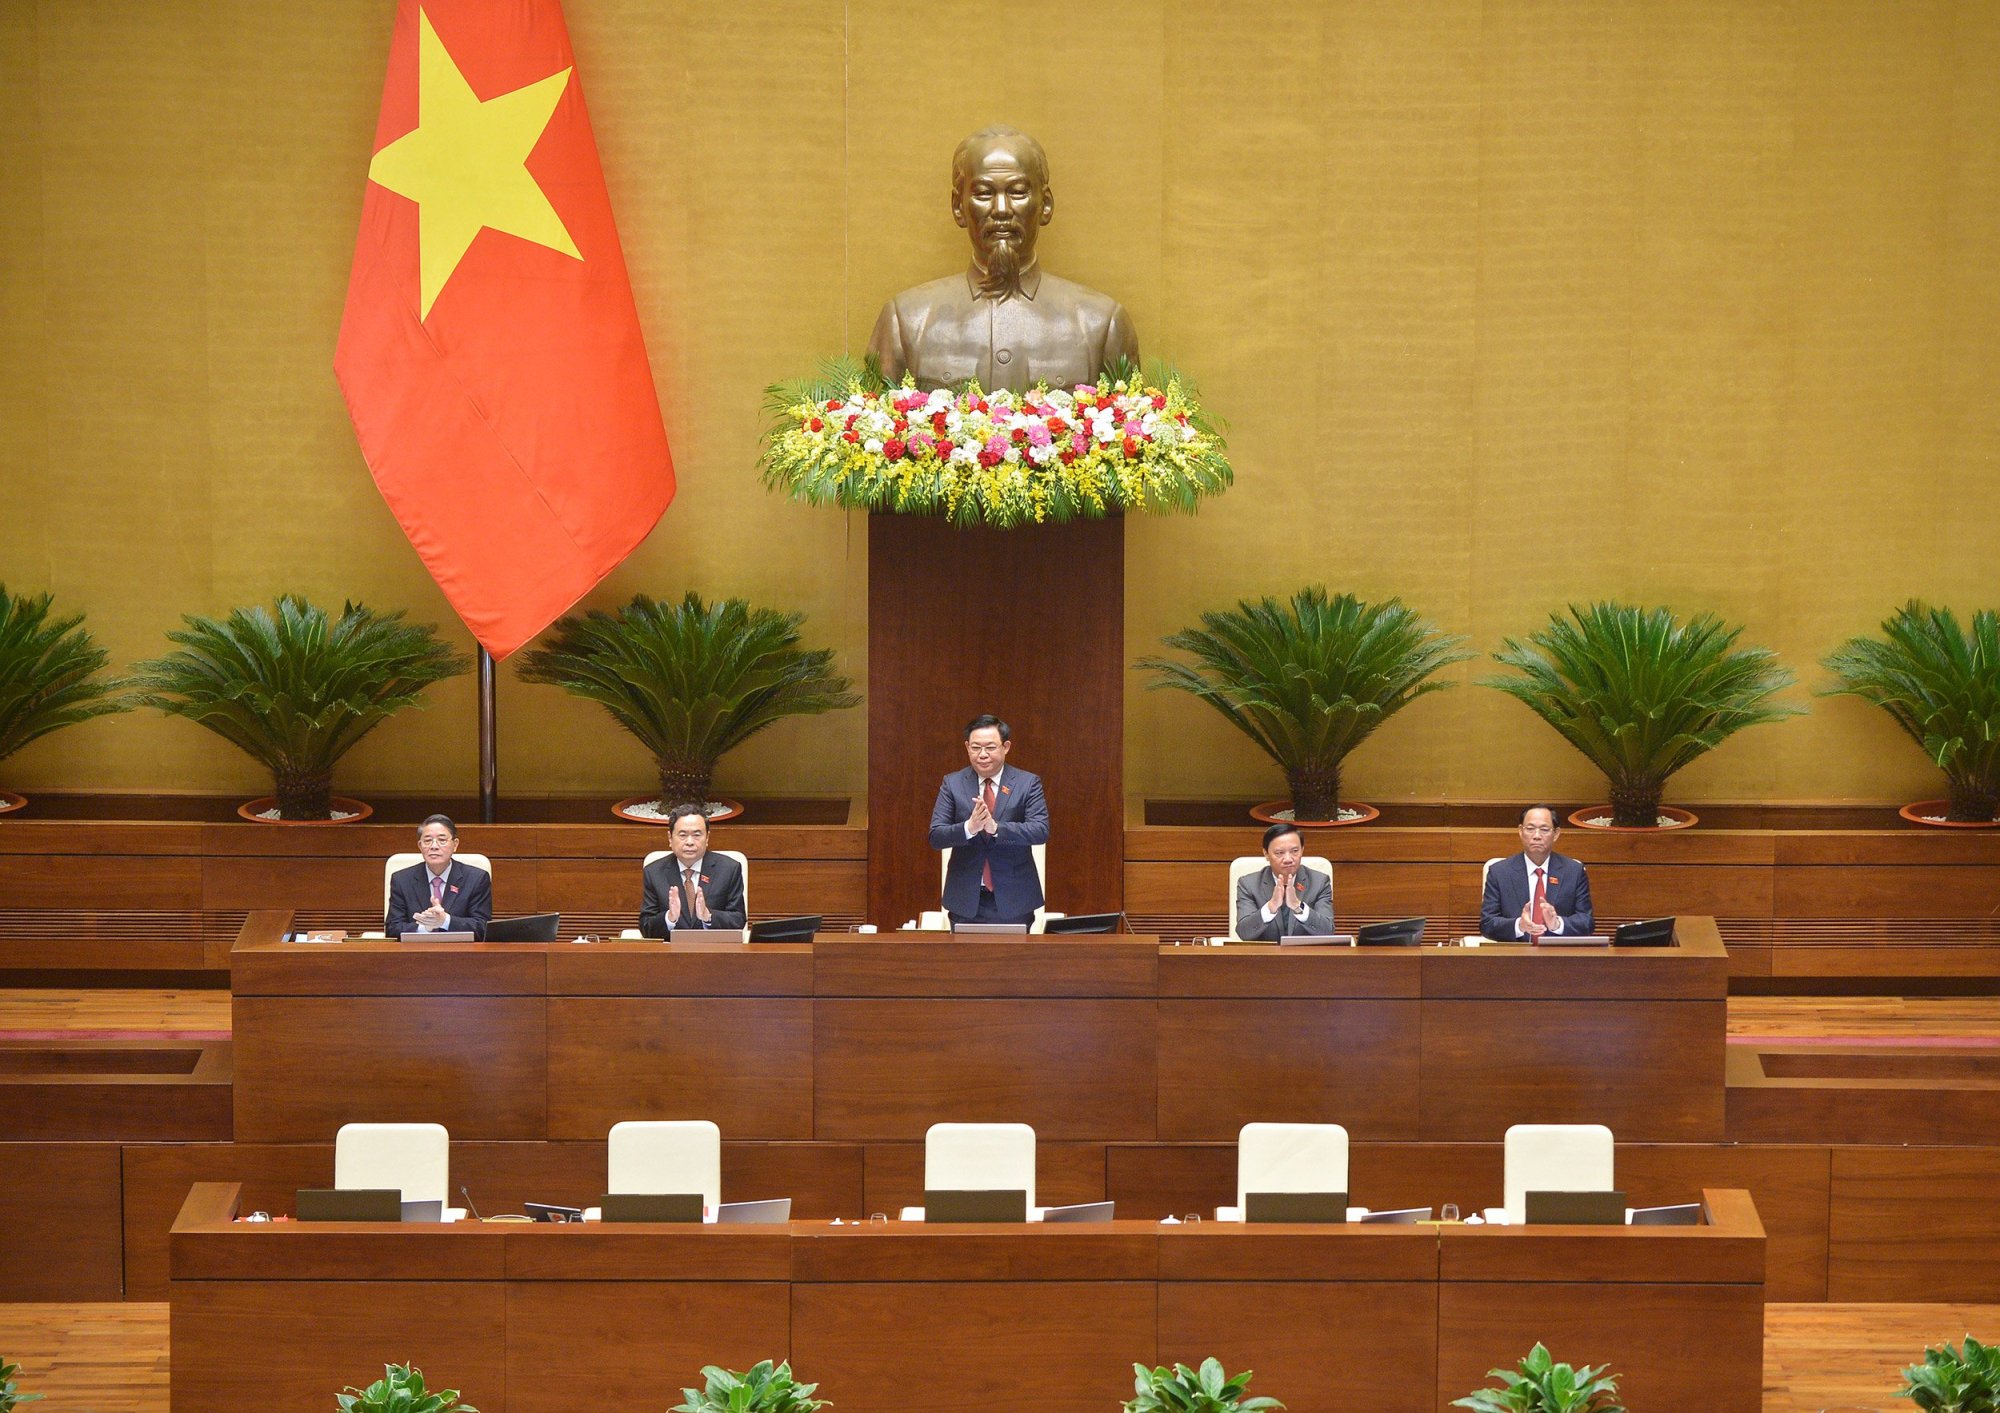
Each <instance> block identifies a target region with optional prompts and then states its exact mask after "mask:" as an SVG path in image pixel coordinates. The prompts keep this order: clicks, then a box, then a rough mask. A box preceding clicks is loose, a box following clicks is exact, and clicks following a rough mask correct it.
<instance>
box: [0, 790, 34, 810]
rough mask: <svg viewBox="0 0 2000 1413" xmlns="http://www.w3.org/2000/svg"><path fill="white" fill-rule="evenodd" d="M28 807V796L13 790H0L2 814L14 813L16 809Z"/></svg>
mask: <svg viewBox="0 0 2000 1413" xmlns="http://www.w3.org/2000/svg"><path fill="white" fill-rule="evenodd" d="M27 807H28V797H27V796H26V795H17V794H15V793H14V792H13V791H12V790H0V814H12V813H13V812H14V811H15V810H22V809H26V808H27Z"/></svg>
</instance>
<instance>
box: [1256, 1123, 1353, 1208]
mask: <svg viewBox="0 0 2000 1413" xmlns="http://www.w3.org/2000/svg"><path fill="white" fill-rule="evenodd" d="M1345 1191H1347V1130H1346V1129H1344V1128H1342V1127H1341V1126H1340V1125H1339V1124H1245V1125H1243V1131H1242V1132H1241V1133H1239V1134H1237V1135H1236V1205H1237V1206H1238V1207H1241V1206H1242V1205H1243V1203H1244V1199H1245V1197H1246V1196H1247V1194H1249V1193H1252V1192H1345Z"/></svg>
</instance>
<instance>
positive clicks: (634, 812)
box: [611, 794, 743, 824]
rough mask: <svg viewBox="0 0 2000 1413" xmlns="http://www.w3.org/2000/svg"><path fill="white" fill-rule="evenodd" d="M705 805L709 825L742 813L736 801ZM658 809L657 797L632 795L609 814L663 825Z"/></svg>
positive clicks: (721, 800)
mask: <svg viewBox="0 0 2000 1413" xmlns="http://www.w3.org/2000/svg"><path fill="white" fill-rule="evenodd" d="M705 805H706V812H707V814H708V822H709V823H710V824H719V823H721V822H722V821H723V820H725V819H734V818H736V816H738V815H739V814H742V813H743V806H742V804H741V803H740V802H739V801H736V800H724V799H719V798H718V799H713V800H708V801H706V802H705ZM659 808H660V797H659V795H657V794H652V795H634V796H633V797H632V798H631V799H629V800H620V801H619V802H618V803H617V804H615V805H613V806H612V807H611V812H612V813H613V814H615V815H617V816H618V817H619V818H620V819H623V820H627V821H629V822H631V823H633V824H665V823H666V822H667V817H666V816H665V815H663V814H659V813H657V811H658V810H659ZM642 811H653V813H642Z"/></svg>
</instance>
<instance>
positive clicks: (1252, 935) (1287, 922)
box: [1236, 824, 1333, 942]
mask: <svg viewBox="0 0 2000 1413" xmlns="http://www.w3.org/2000/svg"><path fill="white" fill-rule="evenodd" d="M1305 856H1306V844H1305V839H1304V838H1303V837H1302V836H1301V835H1300V834H1299V831H1298V830H1297V829H1295V828H1293V827H1292V826H1291V825H1289V824H1274V825H1272V826H1271V827H1270V828H1269V829H1266V830H1265V831H1264V867H1262V868H1260V869H1258V870H1257V871H1256V872H1255V873H1246V874H1244V875H1243V876H1242V877H1241V878H1239V879H1237V880H1236V935H1237V936H1238V937H1240V938H1242V939H1243V940H1244V941H1245V942H1275V941H1277V940H1278V939H1279V938H1280V937H1306V936H1322V937H1323V936H1325V935H1326V934H1327V933H1330V932H1332V931H1333V880H1332V879H1331V878H1329V877H1328V876H1327V875H1325V874H1323V873H1321V872H1320V871H1319V870H1318V869H1312V868H1307V867H1305V866H1304V860H1305Z"/></svg>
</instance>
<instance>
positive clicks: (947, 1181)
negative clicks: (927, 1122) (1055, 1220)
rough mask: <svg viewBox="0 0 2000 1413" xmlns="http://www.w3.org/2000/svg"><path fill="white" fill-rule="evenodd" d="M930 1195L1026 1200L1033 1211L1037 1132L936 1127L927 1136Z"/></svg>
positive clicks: (926, 1173)
mask: <svg viewBox="0 0 2000 1413" xmlns="http://www.w3.org/2000/svg"><path fill="white" fill-rule="evenodd" d="M924 1188H925V1190H926V1191H972V1192H1011V1191H1013V1190H1014V1189H1016V1188H1019V1189H1020V1190H1021V1191H1023V1192H1025V1193H1027V1194H1028V1210H1029V1211H1030V1212H1033V1211H1034V1209H1035V1130H1034V1129H1033V1128H1032V1127H1030V1126H1029V1125H1027V1124H932V1125H931V1126H930V1128H929V1129H928V1130H926V1131H925V1133H924Z"/></svg>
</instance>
